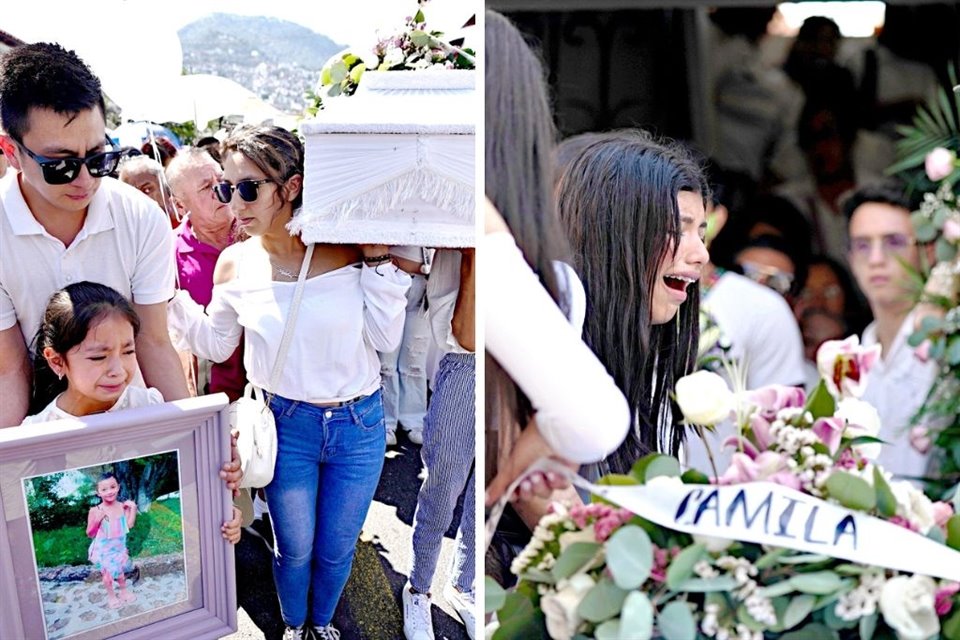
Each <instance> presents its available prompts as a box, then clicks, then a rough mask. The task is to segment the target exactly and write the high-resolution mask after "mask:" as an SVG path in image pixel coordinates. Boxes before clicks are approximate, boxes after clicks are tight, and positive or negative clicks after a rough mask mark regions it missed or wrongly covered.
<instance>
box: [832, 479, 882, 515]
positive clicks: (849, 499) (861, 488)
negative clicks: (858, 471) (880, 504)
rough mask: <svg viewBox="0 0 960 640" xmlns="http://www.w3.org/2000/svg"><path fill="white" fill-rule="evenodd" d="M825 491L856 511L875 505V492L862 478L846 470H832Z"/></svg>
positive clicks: (869, 508)
mask: <svg viewBox="0 0 960 640" xmlns="http://www.w3.org/2000/svg"><path fill="white" fill-rule="evenodd" d="M826 489H827V493H828V494H830V497H831V498H834V499H836V500H837V502H839V503H840V504H842V505H843V506H845V507H847V508H848V509H855V510H857V511H870V510H871V509H873V508H874V507H875V506H877V494H876V493H874V491H873V487H871V486H870V485H869V484H867V481H866V480H864V479H863V478H858V477H857V476H855V475H852V474H849V473H847V472H846V471H834V472H833V473H831V474H830V477H829V478H827V483H826Z"/></svg>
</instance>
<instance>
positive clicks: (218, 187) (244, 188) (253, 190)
mask: <svg viewBox="0 0 960 640" xmlns="http://www.w3.org/2000/svg"><path fill="white" fill-rule="evenodd" d="M268 182H273V180H270V179H269V178H264V179H263V180H241V181H240V182H238V183H237V184H230V183H229V182H218V183H217V184H215V185H213V187H212V189H213V193H214V194H215V195H216V196H217V200H219V201H220V202H222V203H223V204H228V203H229V202H230V200H232V199H233V192H234V191H236V192H237V193H238V194H240V198H241V199H242V200H243V201H244V202H253V201H254V200H256V199H257V195H258V193H259V191H260V185H262V184H267V183H268Z"/></svg>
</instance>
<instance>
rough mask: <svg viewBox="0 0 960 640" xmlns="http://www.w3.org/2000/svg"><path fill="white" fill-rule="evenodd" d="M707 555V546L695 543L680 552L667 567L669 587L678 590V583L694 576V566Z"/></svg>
mask: <svg viewBox="0 0 960 640" xmlns="http://www.w3.org/2000/svg"><path fill="white" fill-rule="evenodd" d="M706 557H707V547H706V545H703V544H694V545H691V546H689V547H687V548H686V549H684V550H683V551H681V552H680V553H678V554H677V557H675V558H674V559H673V561H672V562H670V566H668V567H667V587H668V588H670V589H673V590H674V591H677V590H678V589H677V585H678V584H680V583H681V582H683V581H684V580H686V579H688V578H690V577H691V576H693V566H694V565H695V564H697V563H698V562H700V560H702V559H704V558H706Z"/></svg>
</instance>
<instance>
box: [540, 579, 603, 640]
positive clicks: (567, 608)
mask: <svg viewBox="0 0 960 640" xmlns="http://www.w3.org/2000/svg"><path fill="white" fill-rule="evenodd" d="M595 584H596V583H595V582H594V581H593V578H591V577H590V576H588V575H587V574H585V573H578V574H576V575H575V576H573V577H572V578H570V579H569V580H561V581H560V582H558V583H557V591H556V593H548V594H547V595H545V596H543V597H542V598H540V609H541V611H543V615H544V617H545V618H546V622H547V633H549V634H550V637H551V638H553V640H570V639H571V638H573V636H574V634H576V632H577V629H579V628H580V625H581V624H583V618H581V617H580V616H579V615H577V607H579V606H580V601H581V600H583V596H585V595H586V594H587V591H590V589H592V588H593V586H594V585H595Z"/></svg>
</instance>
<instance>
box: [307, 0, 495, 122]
mask: <svg viewBox="0 0 960 640" xmlns="http://www.w3.org/2000/svg"><path fill="white" fill-rule="evenodd" d="M428 1H429V0H418V2H417V5H418V8H417V12H416V13H415V14H414V15H412V16H407V19H406V24H405V25H404V28H403V29H402V30H400V31H398V32H397V33H394V34H392V35H390V36H387V37H385V38H381V39H379V40H378V41H377V43H376V44H375V45H374V46H373V48H372V49H371V50H353V49H347V50H346V51H343V52H341V53H338V54H336V55H334V56H333V57H332V58H330V60H328V61H327V63H326V64H325V65H324V66H323V69H321V71H320V80H319V82H318V84H317V89H316V90H315V91H310V92H308V93H307V100H308V103H309V106H308V107H307V113H308V114H310V115H316V113H317V111H318V110H319V109H322V108H323V98H328V97H329V98H334V97H336V96H341V95H343V96H351V95H353V94H354V93H355V92H356V90H357V87H359V86H360V79H361V78H362V77H363V74H364V72H365V71H367V70H376V71H415V70H421V69H431V68H437V69H474V68H476V62H475V60H474V56H475V55H476V52H474V51H473V50H472V49H468V48H461V47H458V46H455V45H453V44H451V43H450V42H447V41H446V40H444V39H443V32H441V31H436V30H428V29H427V22H426V17H425V16H424V14H423V5H425V4H427V2H428Z"/></svg>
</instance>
